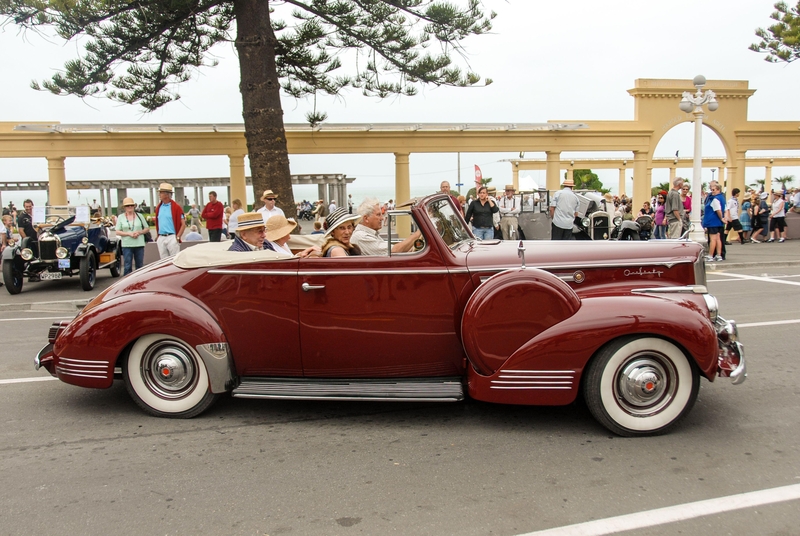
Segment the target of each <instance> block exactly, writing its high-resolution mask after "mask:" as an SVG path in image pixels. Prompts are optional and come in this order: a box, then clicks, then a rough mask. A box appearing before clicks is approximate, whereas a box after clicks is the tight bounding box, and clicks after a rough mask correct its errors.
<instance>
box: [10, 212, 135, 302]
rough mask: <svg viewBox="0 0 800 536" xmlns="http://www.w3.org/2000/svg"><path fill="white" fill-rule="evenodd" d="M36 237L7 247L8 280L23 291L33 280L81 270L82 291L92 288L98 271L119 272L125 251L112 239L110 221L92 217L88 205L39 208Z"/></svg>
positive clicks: (15, 291) (13, 291)
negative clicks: (23, 286) (110, 237)
mask: <svg viewBox="0 0 800 536" xmlns="http://www.w3.org/2000/svg"><path fill="white" fill-rule="evenodd" d="M33 223H34V228H35V229H36V240H33V239H32V237H25V238H23V239H21V240H20V241H18V242H15V243H14V244H12V245H11V246H9V247H7V248H6V249H5V250H4V251H3V261H2V262H3V283H4V284H5V287H6V290H8V292H9V294H19V293H20V292H21V291H22V285H23V282H24V280H25V279H26V278H27V279H28V282H29V283H34V282H38V281H51V280H57V279H62V278H63V277H64V276H70V277H71V276H73V275H77V276H79V278H80V283H81V287H82V288H83V290H92V289H93V288H94V284H95V278H96V277H97V270H98V269H104V268H108V269H109V270H110V271H111V276H112V277H119V275H120V265H121V259H122V253H121V248H120V244H119V243H118V242H117V240H112V239H109V236H108V225H109V224H108V222H106V221H105V220H104V219H102V218H99V219H94V220H93V219H91V217H90V215H89V207H88V206H79V207H75V206H46V207H34V222H33Z"/></svg>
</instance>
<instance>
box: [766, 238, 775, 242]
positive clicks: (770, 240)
mask: <svg viewBox="0 0 800 536" xmlns="http://www.w3.org/2000/svg"><path fill="white" fill-rule="evenodd" d="M769 242H775V239H774V238H770V239H769V240H767V243H769Z"/></svg>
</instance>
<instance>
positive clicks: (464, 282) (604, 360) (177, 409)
mask: <svg viewBox="0 0 800 536" xmlns="http://www.w3.org/2000/svg"><path fill="white" fill-rule="evenodd" d="M388 216H389V218H388V222H387V230H388V235H389V237H390V240H389V241H387V251H386V255H385V256H350V257H327V258H318V257H317V258H315V257H305V258H298V257H296V256H290V255H287V254H279V253H276V252H273V251H252V252H247V253H242V252H236V251H227V248H228V247H229V246H228V244H224V243H223V244H215V243H209V244H199V245H197V246H194V247H192V248H189V249H187V250H184V251H182V252H181V253H179V254H178V255H177V256H175V257H174V258H169V259H164V260H162V261H160V262H158V263H155V264H151V265H149V266H147V267H145V268H143V269H141V270H137V271H136V272H134V273H132V274H131V275H129V276H126V277H125V278H124V279H122V280H120V281H118V282H117V283H115V284H114V285H112V286H111V287H110V288H108V289H107V290H105V291H104V292H102V293H101V294H100V295H98V296H97V297H96V298H95V299H94V300H92V301H91V302H90V303H89V304H88V305H87V306H86V307H84V309H83V311H81V313H80V314H79V315H78V316H77V317H76V318H75V319H74V320H71V321H62V322H59V323H56V324H53V326H52V327H51V328H50V331H49V334H48V343H47V345H46V346H45V347H44V348H43V349H42V351H41V352H40V353H39V354H38V355H37V356H36V358H35V366H36V368H37V369H38V368H39V367H44V368H46V369H47V370H48V371H49V372H50V373H51V374H53V375H54V376H56V377H57V378H59V379H61V380H62V381H64V382H67V383H71V384H74V385H78V386H82V387H91V388H108V387H110V386H111V384H112V382H113V381H114V379H115V378H120V379H122V380H123V381H124V382H125V384H126V386H127V389H128V392H129V393H130V395H131V397H132V398H133V399H134V401H136V403H137V404H138V405H139V406H140V407H141V408H142V409H144V411H146V412H148V413H150V414H152V415H155V416H159V417H180V418H186V417H193V416H196V415H199V414H200V413H202V412H203V411H205V410H206V409H208V408H209V407H210V406H211V405H212V403H213V402H214V401H215V399H217V398H218V397H219V396H221V395H222V394H223V393H232V395H233V396H235V397H242V398H261V399H306V400H326V401H327V400H372V401H404V402H410V401H417V402H456V401H459V400H462V399H464V398H465V397H466V396H470V397H472V398H474V399H477V400H482V401H485V402H493V403H498V404H526V405H566V404H571V403H572V402H574V401H575V399H576V398H577V397H578V396H579V395H582V396H583V398H584V399H585V400H586V403H587V405H588V407H589V409H590V411H591V412H592V414H593V415H594V416H595V418H596V419H597V420H598V421H599V422H600V423H601V424H602V425H603V426H605V427H607V428H608V429H609V430H611V431H613V432H615V433H617V434H620V435H625V436H636V435H649V434H657V433H662V432H665V431H666V430H668V429H669V428H670V427H672V426H673V425H674V424H675V423H677V422H678V421H679V420H680V419H681V418H682V417H683V416H684V415H686V414H687V413H688V412H689V411H690V410H691V408H692V406H693V405H694V403H695V400H696V399H697V394H698V390H699V388H700V379H701V377H703V378H706V379H707V380H709V381H714V379H715V378H716V377H717V376H721V377H730V378H731V379H732V380H733V383H734V384H738V383H741V382H743V381H744V379H745V377H746V372H745V361H744V349H743V347H742V345H741V343H740V342H739V341H738V333H737V329H736V324H735V323H734V322H732V321H726V320H724V319H723V318H722V317H721V316H720V315H719V306H718V304H717V300H716V299H715V298H714V297H713V296H711V295H710V294H709V293H708V289H707V288H706V272H705V264H704V260H703V259H704V256H703V248H702V246H700V245H699V244H696V243H694V242H688V241H677V240H652V241H649V242H639V243H637V244H627V243H624V242H609V241H603V240H599V241H569V242H563V241H558V242H553V241H503V240H490V241H479V240H477V239H475V237H474V236H473V235H472V233H471V232H470V230H469V228H468V227H467V224H466V222H465V221H464V218H463V216H462V215H461V210H460V208H459V207H457V206H456V205H455V203H454V200H453V199H452V198H451V197H450V196H449V195H446V194H435V195H432V196H428V197H426V198H422V199H413V200H411V201H409V202H408V203H406V204H404V205H402V206H400V207H399V209H398V210H396V211H390V212H389V213H388ZM398 224H399V225H402V226H403V227H404V229H405V230H406V231H409V230H410V228H411V227H412V226H414V227H415V228H417V229H419V230H420V232H421V237H420V238H419V239H418V240H417V242H416V243H415V248H414V251H412V252H409V253H392V252H391V243H392V239H397V238H398V237H397V236H395V235H394V233H393V229H395V228H396V225H398ZM317 236H320V235H314V236H309V235H302V236H299V237H294V236H293V237H292V239H290V242H289V245H290V247H291V248H292V250H300V249H302V248H305V247H308V245H309V242H308V241H311V240H316V239H317V238H316V237H317ZM301 239H302V240H303V241H305V242H304V243H302V244H301V243H299V242H293V240H297V241H299V240H301ZM265 329H267V330H268V331H269V332H270V333H272V334H275V336H272V337H269V340H268V344H265V338H264V333H265Z"/></svg>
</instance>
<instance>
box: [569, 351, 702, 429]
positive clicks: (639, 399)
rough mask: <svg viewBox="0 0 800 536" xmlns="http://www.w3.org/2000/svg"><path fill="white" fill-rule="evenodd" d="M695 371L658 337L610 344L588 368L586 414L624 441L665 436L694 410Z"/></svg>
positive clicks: (698, 384)
mask: <svg viewBox="0 0 800 536" xmlns="http://www.w3.org/2000/svg"><path fill="white" fill-rule="evenodd" d="M699 380H700V378H699V372H698V370H697V367H695V366H693V365H692V364H691V363H690V361H689V360H688V359H687V358H686V356H685V355H684V353H683V352H682V351H681V350H680V349H679V348H678V347H677V346H675V345H674V344H672V343H671V342H669V341H666V340H664V339H660V338H656V337H625V338H622V339H618V340H616V341H613V342H611V343H610V344H609V345H608V346H606V347H605V348H604V349H603V350H601V351H600V352H599V353H598V354H597V356H596V357H595V358H594V360H593V361H592V362H591V364H590V365H589V368H588V371H587V373H586V377H585V379H584V395H585V397H586V402H587V404H588V406H589V410H590V411H591V412H592V414H593V415H594V416H595V418H596V419H597V420H599V421H600V422H601V423H602V424H604V425H605V426H606V427H608V428H609V429H610V430H612V431H614V432H616V433H618V434H620V435H624V436H635V435H650V434H658V433H662V432H665V431H666V430H667V429H669V428H670V427H671V426H672V425H674V424H675V423H676V422H678V421H679V420H680V418H681V417H683V416H684V415H685V414H686V413H688V412H689V410H690V409H691V408H692V406H693V405H694V402H695V400H696V399H697V393H698V390H699V386H700V381H699Z"/></svg>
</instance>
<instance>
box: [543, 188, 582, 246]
mask: <svg viewBox="0 0 800 536" xmlns="http://www.w3.org/2000/svg"><path fill="white" fill-rule="evenodd" d="M561 187H562V188H561V190H559V191H557V192H556V193H555V195H554V196H553V198H552V199H551V201H550V220H551V223H550V240H572V239H573V236H572V224H573V222H574V221H575V218H577V217H578V210H579V209H580V202H579V201H578V196H577V195H575V193H574V192H573V191H572V189H573V188H574V187H575V183H574V182H572V179H567V180H565V181H564V183H563V184H562V185H561Z"/></svg>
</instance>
